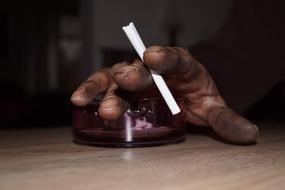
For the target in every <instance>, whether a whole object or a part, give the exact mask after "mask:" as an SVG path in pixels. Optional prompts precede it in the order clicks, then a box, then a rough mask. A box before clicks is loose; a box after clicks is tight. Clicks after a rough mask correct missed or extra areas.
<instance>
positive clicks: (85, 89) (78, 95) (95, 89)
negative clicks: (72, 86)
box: [71, 69, 113, 106]
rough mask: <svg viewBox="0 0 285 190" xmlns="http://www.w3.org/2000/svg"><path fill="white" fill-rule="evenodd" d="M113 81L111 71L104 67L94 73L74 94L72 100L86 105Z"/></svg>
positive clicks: (74, 102) (77, 103)
mask: <svg viewBox="0 0 285 190" xmlns="http://www.w3.org/2000/svg"><path fill="white" fill-rule="evenodd" d="M112 83H113V80H112V76H111V73H110V72H109V70H107V69H102V70H99V71H97V72H95V73H94V74H92V75H91V76H90V77H89V78H88V79H87V80H86V81H84V82H83V83H82V84H81V85H80V86H79V87H78V88H77V89H76V90H75V91H74V93H73V94H72V96H71V102H72V103H73V104H75V105H77V106H86V105H87V104H89V103H90V102H91V101H93V100H94V98H95V97H96V96H97V95H98V94H99V93H101V92H104V91H106V90H107V89H108V87H109V86H110V85H111V84H112Z"/></svg>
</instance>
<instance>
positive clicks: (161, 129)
mask: <svg viewBox="0 0 285 190" xmlns="http://www.w3.org/2000/svg"><path fill="white" fill-rule="evenodd" d="M177 102H178V105H179V106H180V108H181V110H182V111H181V113H179V114H176V115H172V114H171V112H170V110H169V108H168V107H167V105H166V103H165V102H164V100H163V99H160V98H144V99H140V101H138V102H137V103H132V106H131V108H130V109H129V110H128V111H127V112H126V113H125V114H124V115H123V116H121V117H120V118H119V119H117V120H113V121H107V120H104V119H102V118H101V117H100V116H99V114H98V107H99V105H100V101H94V102H92V104H90V105H88V106H86V107H74V109H73V141H74V142H75V143H79V144H88V145H95V146H107V147H143V146H157V145H164V144H171V143H177V142H181V141H183V140H184V138H185V137H184V135H185V119H184V109H183V101H182V99H177Z"/></svg>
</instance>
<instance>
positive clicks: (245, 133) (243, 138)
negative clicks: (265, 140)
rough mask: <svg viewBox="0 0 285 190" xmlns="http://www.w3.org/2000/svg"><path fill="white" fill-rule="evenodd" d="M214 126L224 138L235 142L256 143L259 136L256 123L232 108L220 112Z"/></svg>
mask: <svg viewBox="0 0 285 190" xmlns="http://www.w3.org/2000/svg"><path fill="white" fill-rule="evenodd" d="M213 128H214V130H215V131H216V133H217V134H219V135H220V136H221V137H222V138H223V139H224V140H226V141H227V142H230V143H235V144H250V143H254V142H256V140H257V139H258V137H259V130H258V128H257V126H256V125H254V124H253V123H251V122H250V121H248V120H247V119H245V118H243V117H241V116H240V115H238V114H236V113H235V112H233V111H232V110H230V109H223V110H221V111H220V112H219V113H218V115H217V117H216V119H215V122H214V123H213Z"/></svg>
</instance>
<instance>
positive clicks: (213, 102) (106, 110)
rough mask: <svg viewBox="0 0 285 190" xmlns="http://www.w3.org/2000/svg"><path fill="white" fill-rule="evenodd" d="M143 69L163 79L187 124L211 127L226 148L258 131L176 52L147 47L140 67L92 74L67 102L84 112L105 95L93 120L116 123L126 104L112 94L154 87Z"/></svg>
mask: <svg viewBox="0 0 285 190" xmlns="http://www.w3.org/2000/svg"><path fill="white" fill-rule="evenodd" d="M146 67H147V68H149V69H152V70H154V71H156V72H158V73H160V74H162V75H164V79H165V80H166V83H167V85H168V86H169V88H170V89H172V90H175V91H176V92H179V94H181V95H182V97H183V98H184V99H185V107H186V119H187V121H188V122H190V123H193V124H195V125H203V126H211V127H212V128H213V129H214V130H215V132H216V133H217V134H218V135H219V136H221V137H222V138H223V139H225V140H226V141H228V142H232V143H250V142H253V141H255V140H256V139H257V138H258V135H259V133H258V128H257V127H256V126H255V125H254V124H252V123H251V122H249V121H248V120H247V119H245V118H243V117H241V116H240V115H238V114H236V113H235V112H234V111H233V110H232V109H230V108H229V107H228V106H227V105H226V103H225V102H224V100H223V98H222V97H221V95H220V94H219V91H218V89H217V87H216V84H215V82H214V81H213V79H212V78H211V76H210V75H209V73H208V72H207V70H206V69H205V67H204V66H203V65H202V64H200V63H199V62H198V61H197V60H195V58H194V57H193V56H192V55H191V54H190V53H189V52H188V51H187V50H185V49H182V48H178V47H160V46H153V47H150V48H148V49H147V50H146V51H145V53H144V63H142V62H141V61H139V60H135V61H134V62H133V63H131V64H130V63H127V62H123V63H118V64H115V65H114V66H113V67H112V68H105V69H102V70H99V71H97V72H95V73H94V74H92V75H91V76H90V77H89V78H88V79H87V80H86V81H85V82H84V83H83V84H81V85H80V86H79V88H78V89H77V90H76V91H75V92H74V93H73V95H72V97H71V101H72V102H73V103H74V104H75V105H77V106H85V105H87V104H89V103H90V102H91V101H92V100H93V99H94V98H95V97H96V96H97V95H98V94H99V93H102V92H105V95H104V98H103V100H102V103H101V105H100V107H99V114H100V115H101V117H103V118H105V119H108V120H112V119H116V118H118V117H120V116H121V115H122V114H123V113H124V112H125V111H126V110H127V109H128V107H129V104H128V101H127V100H125V99H124V98H122V97H120V96H118V95H117V94H116V93H115V91H116V90H117V89H125V90H128V91H134V92H135V91H140V90H144V89H149V88H151V87H153V86H154V84H153V80H152V77H151V75H150V72H149V71H148V70H147V69H146Z"/></svg>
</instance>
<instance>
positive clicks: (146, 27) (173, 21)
mask: <svg viewBox="0 0 285 190" xmlns="http://www.w3.org/2000/svg"><path fill="white" fill-rule="evenodd" d="M243 2H246V1H243ZM247 2H251V3H236V2H234V1H227V0H218V1H215V2H213V1H210V0H200V1H198V0H191V1H186V0H185V1H182V0H181V1H173V0H168V1H166V0H165V1H163V0H160V1H155V2H153V1H150V0H145V1H131V0H123V1H111V0H106V1H101V0H100V1H99V0H98V1H92V0H61V1H45V0H43V1H32V0H29V1H1V2H0V28H1V30H0V64H1V69H0V89H1V93H0V128H11V127H16V128H22V127H40V126H62V125H70V124H71V117H70V110H71V103H70V101H69V98H70V95H71V93H72V91H73V90H74V89H75V88H76V87H77V86H78V85H79V84H80V83H81V82H82V81H83V80H84V79H85V78H86V77H87V76H88V75H89V74H91V73H92V72H94V71H95V70H96V69H98V68H101V67H103V66H111V65H112V64H114V63H116V62H119V61H123V60H124V59H130V58H133V57H134V56H135V53H134V52H133V51H132V47H131V46H130V44H129V42H128V40H127V39H126V37H125V36H124V34H123V33H122V31H121V26H123V25H125V24H127V23H128V22H130V21H134V22H135V23H136V26H137V28H138V29H139V30H140V31H141V32H140V33H141V34H142V37H143V39H144V41H145V42H146V43H147V45H153V44H160V45H176V46H182V47H187V48H189V49H190V51H191V52H192V51H193V54H194V55H195V56H197V58H198V59H199V60H201V61H202V62H203V63H204V62H205V65H206V66H207V68H208V67H209V72H210V73H211V74H212V75H213V77H214V78H215V79H216V81H217V83H218V86H219V87H220V89H221V92H222V94H223V95H224V96H225V99H226V100H227V102H228V103H229V105H231V106H232V107H233V108H234V109H235V110H237V111H238V112H239V113H242V114H243V115H245V116H246V117H247V118H249V119H251V120H261V121H264V120H273V121H284V118H285V106H284V105H285V85H284V80H282V77H279V78H278V77H276V79H274V80H272V79H273V78H274V76H277V75H281V74H280V72H279V71H281V70H282V69H283V71H284V66H283V65H284V59H283V58H284V56H283V57H282V55H283V54H285V52H284V48H283V47H284V46H282V45H279V44H278V43H281V42H285V40H284V35H283V36H282V33H281V32H280V31H284V23H285V22H284V21H285V20H284V18H285V17H284V14H277V13H278V11H279V12H280V11H281V12H282V10H283V12H285V6H284V7H282V6H283V5H284V4H282V6H278V5H279V4H278V3H280V2H281V1H270V2H271V4H272V7H271V6H268V3H269V4H270V2H269V1H268V2H267V4H265V1H247ZM261 4H263V5H262V6H261ZM244 7H251V8H252V9H253V10H262V9H263V8H264V7H266V13H265V12H264V13H263V12H262V11H261V12H258V11H256V14H255V15H247V16H248V17H251V16H252V17H253V18H257V19H246V18H247V17H242V13H247V12H252V11H251V9H245V10H243V9H244ZM255 7H257V9H255ZM268 7H269V8H268ZM276 7H279V9H278V10H277V11H275V8H276ZM280 7H281V10H280ZM233 12H235V14H233ZM276 12H277V13H276ZM273 13H276V14H273ZM263 14H264V15H265V14H269V15H273V16H275V17H274V18H272V19H273V20H274V22H271V21H270V20H269V21H268V22H266V23H263V24H264V26H267V25H266V24H267V23H273V24H275V25H273V26H270V27H267V28H266V27H265V28H264V27H260V26H263V25H262V24H261V25H259V24H257V23H260V22H259V20H266V19H267V18H268V19H270V18H269V17H266V15H265V16H264V18H263V17H262V15H263ZM237 15H238V16H237ZM260 15H261V16H260ZM239 19H241V20H239ZM282 21H283V22H282ZM229 23H231V24H229ZM282 23H283V25H282ZM236 26H238V28H236V29H235V30H234V31H233V30H229V29H228V28H235V27H236ZM257 26H259V27H260V28H258V30H257V31H254V28H256V27H257ZM241 28H246V29H245V30H241ZM268 28H269V29H270V30H268ZM263 29H264V31H267V30H268V31H270V32H264V33H262V34H264V35H261V36H260V39H263V38H264V39H265V38H266V39H268V38H267V37H266V36H267V35H269V36H274V38H272V39H271V38H270V40H268V44H270V45H269V46H267V45H266V44H261V45H260V44H256V43H255V42H256V41H261V40H259V38H256V39H255V40H256V41H254V40H251V39H253V36H256V35H255V34H258V33H259V32H262V31H263ZM250 31H251V32H250ZM227 34H235V35H230V36H227ZM236 34H238V35H236ZM247 34H249V35H248V36H247ZM283 34H284V33H283ZM250 35H252V36H250ZM221 36H222V37H223V39H225V40H224V41H223V40H221V39H220V38H221ZM257 36H258V35H257ZM230 39H231V40H230ZM240 39H243V41H242V40H240ZM275 41H276V42H275ZM224 42H226V43H224ZM241 42H243V46H242V47H245V46H246V44H251V45H252V44H253V45H252V46H248V47H253V48H252V49H254V45H256V46H258V47H263V46H264V47H267V48H268V47H272V48H273V49H269V50H266V51H265V52H266V53H265V54H267V53H268V57H269V58H268V60H269V61H268V60H266V61H262V60H261V61H259V59H261V57H262V56H261V54H264V53H263V52H260V53H259V54H260V56H259V54H258V53H257V54H255V53H252V56H251V55H246V52H250V51H251V50H249V51H244V52H243V51H241V52H242V53H244V54H242V53H240V54H234V53H233V54H231V51H226V50H227V49H232V50H233V51H234V52H239V51H240V49H237V47H239V46H238V45H236V44H240V43H241ZM283 44H284V43H283ZM225 47H229V48H225ZM223 48H224V49H223ZM274 48H275V49H276V50H275V49H274ZM225 49H226V50H225ZM257 50H258V51H261V50H259V49H258V48H257ZM212 52H214V53H212ZM253 52H254V51H253ZM273 52H277V53H279V54H277V53H276V54H274V55H273ZM283 52H284V53H283ZM244 55H245V56H246V57H247V58H248V59H246V60H251V61H250V62H248V63H247V64H248V65H253V66H252V67H251V66H247V65H242V66H241V65H239V63H235V62H236V60H241V61H240V62H242V60H243V59H242V58H243V56H244ZM279 55H280V56H279ZM270 56H274V58H275V59H273V60H272V61H270V60H271V59H270ZM225 57H226V58H227V59H224V58H225ZM229 57H230V58H229ZM255 58H256V61H255ZM219 60H221V62H226V63H233V64H236V65H239V67H240V68H243V69H244V70H246V71H247V72H246V73H251V74H252V75H250V74H249V75H246V74H245V73H243V72H242V70H240V71H239V70H236V72H235V71H232V72H235V73H237V74H238V75H239V76H240V77H236V76H235V77H236V78H238V80H233V83H231V80H228V79H227V78H226V77H225V76H223V75H222V74H219V72H216V71H222V73H227V72H228V69H227V66H225V65H223V64H212V63H211V61H213V63H214V62H215V61H216V62H218V63H220V62H219ZM231 60H234V61H231ZM263 60H264V59H263ZM245 62H246V61H245ZM257 62H258V64H257ZM276 64H277V66H276ZM213 65H214V66H213ZM280 65H281V66H280ZM272 68H273V69H272ZM274 68H276V69H277V70H278V72H276V71H274ZM267 69H268V70H272V72H266V70H267ZM260 70H263V71H264V72H265V73H269V74H268V75H266V74H265V75H264V74H263V73H261V74H260V75H258V72H259V71H260ZM283 71H282V73H284V72H283ZM255 73H257V74H256V76H257V77H256V78H257V79H256V84H259V85H255V83H253V82H252V83H250V82H247V81H252V78H254V77H255ZM275 73H278V74H275ZM228 75H231V74H230V73H229V74H228ZM283 76H284V75H283ZM228 77H229V76H228ZM258 77H259V78H258ZM225 81H228V82H225ZM238 84H240V85H238ZM243 84H244V85H243ZM246 84H248V85H246ZM263 84H266V85H265V86H266V87H265V86H264V89H262V90H260V89H261V87H263ZM259 86H261V87H259ZM229 87H230V88H231V89H230V88H229ZM243 88H244V89H243ZM234 89H237V92H238V93H237V92H235V90H234ZM227 90H228V91H230V92H231V93H229V92H228V91H227ZM254 92H258V93H254ZM235 94H236V95H237V97H235ZM241 97H244V98H241Z"/></svg>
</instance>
